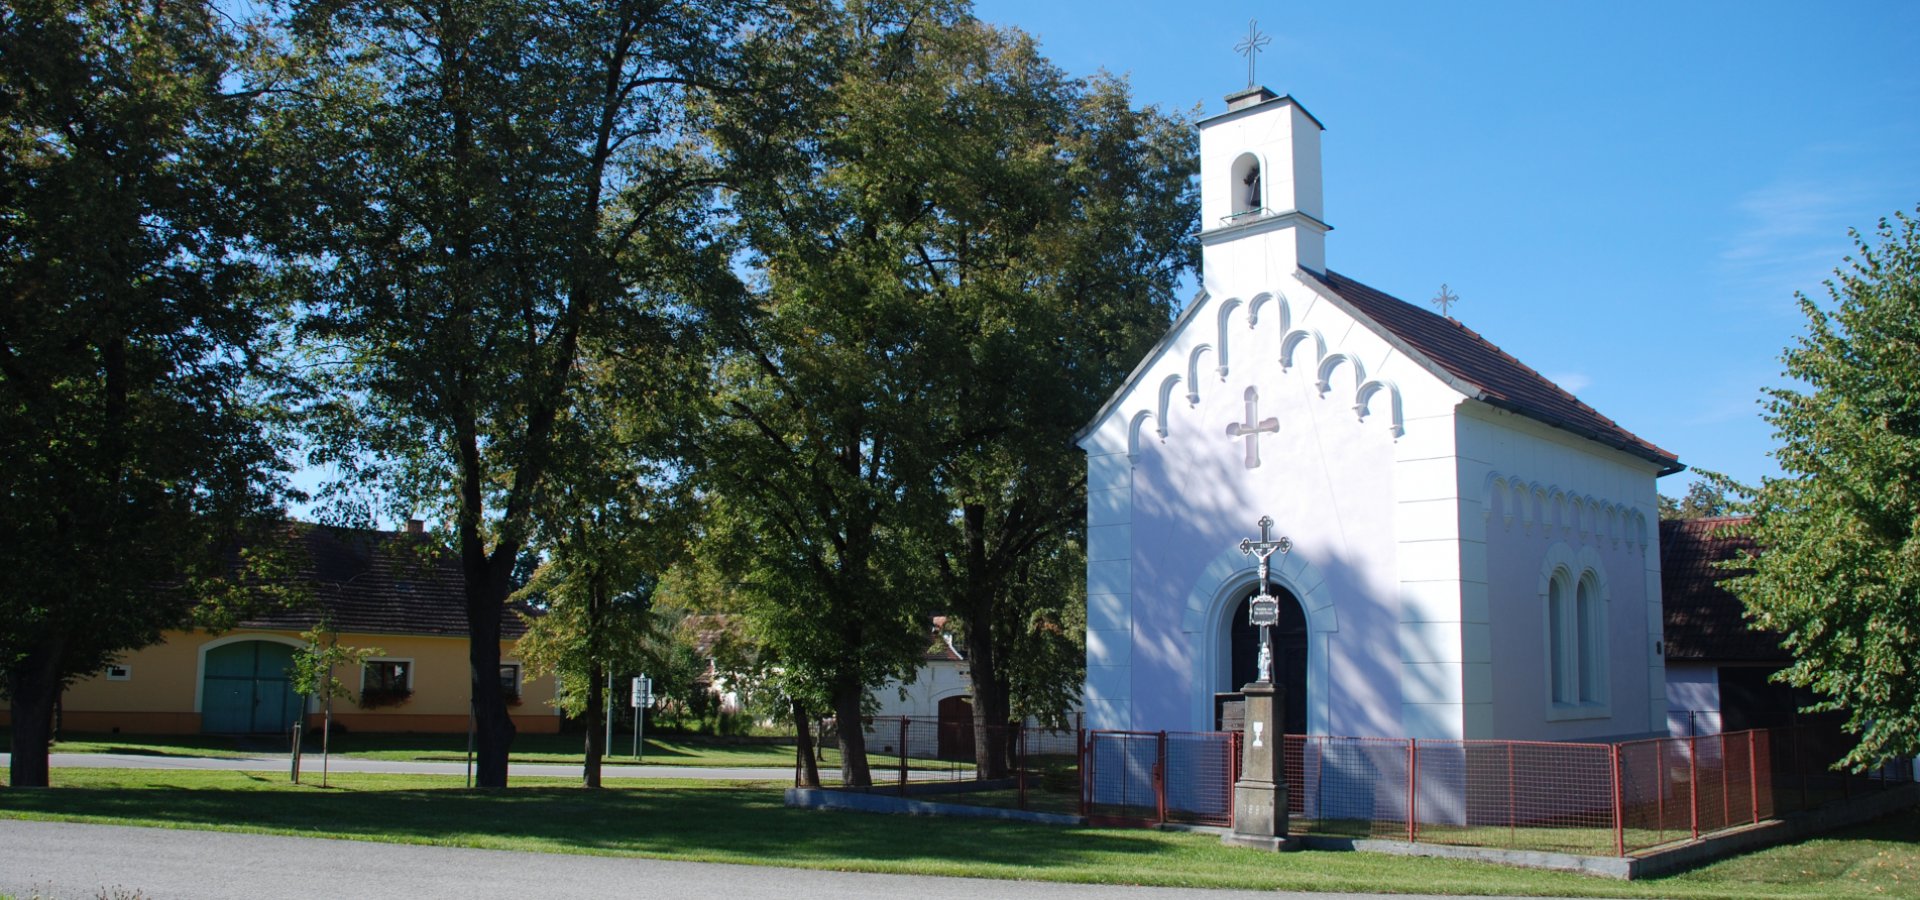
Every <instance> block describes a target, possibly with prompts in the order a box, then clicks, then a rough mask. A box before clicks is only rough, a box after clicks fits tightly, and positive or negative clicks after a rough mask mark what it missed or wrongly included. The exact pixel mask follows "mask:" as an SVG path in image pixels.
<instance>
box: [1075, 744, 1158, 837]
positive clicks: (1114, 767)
mask: <svg viewBox="0 0 1920 900" xmlns="http://www.w3.org/2000/svg"><path fill="white" fill-rule="evenodd" d="M1164 743H1165V741H1164V740H1163V739H1162V736H1161V735H1160V734H1158V733H1152V732H1126V731H1095V732H1089V733H1088V735H1087V751H1086V756H1085V757H1084V758H1083V760H1082V762H1081V778H1082V779H1083V782H1084V784H1085V791H1086V794H1085V798H1084V804H1085V808H1086V810H1087V817H1088V818H1089V819H1091V820H1094V821H1096V822H1099V821H1119V822H1157V821H1160V798H1159V790H1158V788H1159V782H1160V762H1161V758H1160V751H1161V747H1162V746H1163V745H1164Z"/></svg>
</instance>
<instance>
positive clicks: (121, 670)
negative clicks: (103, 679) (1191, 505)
mask: <svg viewBox="0 0 1920 900" xmlns="http://www.w3.org/2000/svg"><path fill="white" fill-rule="evenodd" d="M132 677H133V667H132V666H128V665H122V664H120V663H108V664H107V680H108V681H126V680H128V679H130V678H132Z"/></svg>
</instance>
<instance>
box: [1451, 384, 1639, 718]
mask: <svg viewBox="0 0 1920 900" xmlns="http://www.w3.org/2000/svg"><path fill="white" fill-rule="evenodd" d="M1460 412H1461V414H1460V416H1459V417H1458V419H1457V420H1456V421H1457V429H1456V430H1457V434H1458V436H1459V437H1458V440H1459V454H1460V460H1461V463H1460V466H1461V475H1462V478H1461V481H1462V483H1463V484H1470V485H1474V486H1475V487H1476V488H1477V490H1475V491H1473V493H1472V494H1471V495H1469V496H1467V497H1465V498H1464V499H1463V502H1462V504H1461V524H1462V531H1463V533H1465V534H1468V535H1469V536H1470V539H1469V546H1470V547H1472V548H1473V550H1474V553H1475V554H1477V555H1479V556H1481V557H1482V558H1483V560H1484V562H1483V563H1481V564H1479V567H1480V568H1483V569H1484V571H1485V583H1484V586H1480V587H1474V586H1470V590H1469V592H1468V598H1467V601H1466V603H1465V604H1464V605H1465V607H1466V609H1467V611H1468V615H1467V617H1466V618H1467V619H1468V625H1467V633H1468V635H1469V639H1468V640H1467V641H1466V646H1467V648H1468V649H1469V651H1470V653H1471V655H1472V658H1471V659H1470V660H1469V669H1468V671H1469V681H1470V684H1472V683H1473V682H1476V681H1478V680H1479V679H1480V678H1481V677H1482V674H1481V673H1484V677H1485V679H1486V683H1485V687H1484V689H1482V688H1480V687H1478V686H1477V685H1475V686H1473V687H1472V690H1473V691H1474V693H1475V696H1476V699H1478V698H1479V697H1485V699H1486V702H1485V704H1484V709H1472V710H1469V716H1468V727H1467V730H1466V733H1467V736H1468V737H1476V738H1480V737H1484V738H1503V739H1526V740H1587V739H1598V738H1619V737H1630V736H1640V735H1649V734H1662V733H1665V731H1666V729H1667V722H1666V714H1667V693H1666V674H1665V660H1664V658H1663V655H1662V654H1661V653H1660V652H1659V651H1658V650H1657V649H1656V646H1657V644H1658V642H1659V641H1660V639H1661V636H1662V629H1663V624H1664V622H1663V615H1662V610H1661V604H1660V552H1659V546H1658V538H1659V534H1658V528H1657V522H1658V512H1657V506H1656V493H1655V486H1654V478H1655V472H1656V468H1655V466H1654V464H1652V463H1650V462H1646V461H1644V460H1641V459H1639V458H1637V457H1632V456H1628V455H1626V454H1624V453H1620V452H1617V451H1614V450H1611V449H1609V448H1606V447H1604V446H1602V445H1599V444H1595V443H1593V442H1591V441H1587V440H1584V439H1582V438H1579V437H1576V436H1574V435H1572V434H1569V433H1567V432H1564V431H1561V430H1559V429H1554V428H1550V427H1548V426H1546V425H1543V424H1541V423H1538V422H1535V421H1533V420H1531V419H1527V418H1524V417H1522V416H1518V415H1515V414H1513V413H1509V412H1507V411H1504V410H1500V409H1496V408H1493V407H1490V406H1487V405H1485V404H1481V403H1477V402H1476V403H1467V404H1463V405H1462V407H1461V411H1460ZM1550 559H1554V560H1563V561H1571V564H1572V565H1573V567H1574V568H1575V569H1581V568H1586V567H1591V568H1593V569H1595V571H1596V573H1597V574H1599V575H1600V576H1601V577H1602V578H1603V579H1604V582H1605V595H1606V603H1605V608H1606V610H1607V613H1608V627H1607V631H1606V637H1607V650H1608V653H1607V671H1606V672H1605V676H1606V682H1605V683H1606V690H1607V696H1606V703H1605V706H1604V710H1601V711H1594V710H1586V711H1572V712H1570V711H1568V710H1566V709H1565V708H1560V709H1558V710H1556V708H1555V707H1554V705H1553V704H1552V702H1551V698H1550V696H1549V694H1550V691H1551V682H1550V679H1549V671H1548V668H1547V666H1548V661H1547V638H1546V628H1547V625H1546V622H1547V620H1546V604H1545V601H1544V599H1543V596H1542V592H1543V590H1544V588H1545V579H1546V574H1547V573H1546V569H1547V568H1548V566H1549V564H1550V563H1549V560H1550ZM1575 574H1576V575H1577V574H1578V573H1577V571H1576V573H1575ZM1482 591H1484V592H1485V594H1484V597H1483V596H1481V592H1482ZM1483 609H1484V612H1482V610H1483ZM1482 635H1484V636H1482ZM1476 705H1477V704H1476Z"/></svg>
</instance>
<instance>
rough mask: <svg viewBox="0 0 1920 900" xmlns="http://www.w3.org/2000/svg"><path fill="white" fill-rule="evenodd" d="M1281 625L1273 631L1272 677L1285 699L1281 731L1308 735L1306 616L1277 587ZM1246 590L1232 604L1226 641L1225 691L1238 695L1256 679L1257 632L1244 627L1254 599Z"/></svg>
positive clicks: (1284, 591)
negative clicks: (1228, 653)
mask: <svg viewBox="0 0 1920 900" xmlns="http://www.w3.org/2000/svg"><path fill="white" fill-rule="evenodd" d="M1273 589H1274V592H1275V593H1277V594H1279V596H1280V624H1279V625H1277V626H1274V628H1273V635H1272V637H1273V677H1274V680H1275V681H1278V682H1279V683H1280V687H1281V689H1282V690H1283V691H1284V693H1283V694H1282V697H1284V699H1285V700H1286V710H1285V716H1284V721H1283V722H1282V726H1283V731H1284V733H1286V734H1306V733H1307V614H1306V611H1305V610H1303V609H1302V608H1301V607H1300V601H1299V600H1298V599H1297V598H1295V597H1294V596H1293V593H1292V592H1291V591H1288V590H1287V589H1286V588H1283V587H1280V586H1279V585H1275V586H1274V588H1273ZM1253 594H1254V591H1253V590H1248V591H1247V592H1246V594H1245V595H1243V596H1242V597H1241V598H1240V601H1239V602H1238V603H1235V604H1233V606H1232V609H1233V619H1232V621H1231V623H1230V624H1231V626H1232V628H1231V631H1230V633H1229V637H1228V642H1229V646H1230V647H1231V649H1232V663H1231V665H1230V666H1229V667H1228V670H1227V671H1228V672H1229V675H1230V678H1229V681H1228V683H1227V684H1226V685H1225V686H1224V690H1226V691H1228V692H1232V693H1238V692H1239V690H1240V686H1241V685H1244V684H1246V683H1248V682H1250V681H1252V680H1253V679H1254V678H1255V677H1256V676H1257V672H1256V670H1257V669H1258V667H1259V660H1260V629H1258V628H1255V627H1253V626H1252V625H1249V624H1247V605H1248V604H1249V603H1250V602H1251V601H1252V600H1253Z"/></svg>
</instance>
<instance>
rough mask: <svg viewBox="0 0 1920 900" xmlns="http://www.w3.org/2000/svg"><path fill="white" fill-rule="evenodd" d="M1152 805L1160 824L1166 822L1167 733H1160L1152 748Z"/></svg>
mask: <svg viewBox="0 0 1920 900" xmlns="http://www.w3.org/2000/svg"><path fill="white" fill-rule="evenodd" d="M1153 805H1154V812H1155V813H1156V814H1157V815H1158V817H1159V819H1160V822H1161V824H1165V823H1166V821H1167V733H1166V732H1164V731H1162V732H1160V737H1159V740H1157V741H1155V742H1154V748H1153Z"/></svg>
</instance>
